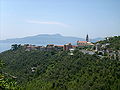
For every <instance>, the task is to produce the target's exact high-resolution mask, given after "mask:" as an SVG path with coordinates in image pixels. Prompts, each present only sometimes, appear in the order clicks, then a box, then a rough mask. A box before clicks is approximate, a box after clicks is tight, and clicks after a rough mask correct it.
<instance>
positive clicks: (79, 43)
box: [77, 34, 94, 47]
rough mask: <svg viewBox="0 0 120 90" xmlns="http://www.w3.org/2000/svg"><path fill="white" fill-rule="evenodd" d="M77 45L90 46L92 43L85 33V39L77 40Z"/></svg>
mask: <svg viewBox="0 0 120 90" xmlns="http://www.w3.org/2000/svg"><path fill="white" fill-rule="evenodd" d="M77 45H78V47H91V46H93V45H94V44H93V43H91V42H90V39H89V36H88V34H87V36H86V41H79V40H78V41H77Z"/></svg>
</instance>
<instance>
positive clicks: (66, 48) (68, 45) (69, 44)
mask: <svg viewBox="0 0 120 90" xmlns="http://www.w3.org/2000/svg"><path fill="white" fill-rule="evenodd" d="M71 48H72V45H71V43H68V44H65V45H64V48H63V50H65V51H68V50H69V49H71Z"/></svg>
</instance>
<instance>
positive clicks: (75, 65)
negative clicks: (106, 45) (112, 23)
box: [0, 42, 120, 90]
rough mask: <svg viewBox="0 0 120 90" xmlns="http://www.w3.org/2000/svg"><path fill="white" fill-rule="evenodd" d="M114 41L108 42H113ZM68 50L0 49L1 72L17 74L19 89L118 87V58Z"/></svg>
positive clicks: (101, 89)
mask: <svg viewBox="0 0 120 90" xmlns="http://www.w3.org/2000/svg"><path fill="white" fill-rule="evenodd" d="M112 43H113V42H111V44H112ZM73 53H74V55H73V56H70V55H69V51H60V52H57V51H48V52H43V51H39V50H33V51H25V50H24V49H23V48H19V49H18V50H15V51H12V50H8V51H6V52H3V53H0V60H2V61H3V62H4V63H5V67H4V68H3V69H2V72H3V73H8V74H10V75H13V76H15V77H17V78H16V79H15V81H16V82H17V86H18V88H20V89H22V90H119V89H120V61H119V60H115V59H114V60H110V59H108V58H102V59H101V58H100V57H99V56H97V55H89V54H83V53H81V52H80V51H79V50H75V51H74V52H73Z"/></svg>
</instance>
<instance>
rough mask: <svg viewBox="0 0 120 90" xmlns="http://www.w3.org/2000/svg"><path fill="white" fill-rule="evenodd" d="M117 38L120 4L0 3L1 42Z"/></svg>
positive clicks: (80, 0) (95, 0)
mask: <svg viewBox="0 0 120 90" xmlns="http://www.w3.org/2000/svg"><path fill="white" fill-rule="evenodd" d="M55 33H59V34H62V35H64V36H76V37H82V38H83V37H85V36H86V34H89V36H90V37H91V38H96V37H105V36H113V35H120V0H0V39H8V38H16V37H25V36H32V35H37V34H55Z"/></svg>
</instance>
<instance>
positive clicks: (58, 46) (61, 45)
mask: <svg viewBox="0 0 120 90" xmlns="http://www.w3.org/2000/svg"><path fill="white" fill-rule="evenodd" d="M55 46H57V47H64V45H55Z"/></svg>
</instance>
